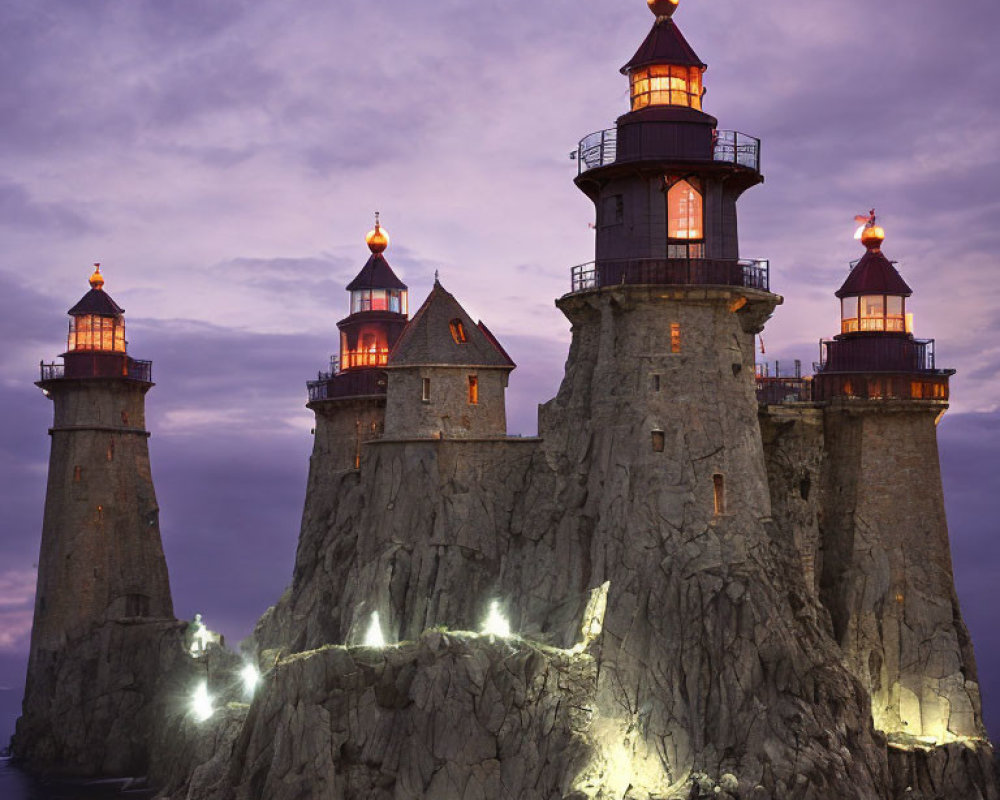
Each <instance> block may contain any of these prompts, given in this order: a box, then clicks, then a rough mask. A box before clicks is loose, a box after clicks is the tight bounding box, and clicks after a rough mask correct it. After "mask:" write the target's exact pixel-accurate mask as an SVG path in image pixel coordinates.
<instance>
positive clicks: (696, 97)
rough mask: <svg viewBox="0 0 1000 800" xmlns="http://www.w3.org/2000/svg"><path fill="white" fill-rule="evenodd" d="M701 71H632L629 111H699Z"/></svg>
mask: <svg viewBox="0 0 1000 800" xmlns="http://www.w3.org/2000/svg"><path fill="white" fill-rule="evenodd" d="M701 73H702V69H701V67H679V66H667V65H654V66H650V67H646V68H645V69H637V70H634V71H633V72H632V73H631V75H630V76H629V77H630V78H631V82H632V110H633V111H638V110H639V109H640V108H646V107H647V106H683V107H685V108H695V109H698V110H701V96H702V88H701Z"/></svg>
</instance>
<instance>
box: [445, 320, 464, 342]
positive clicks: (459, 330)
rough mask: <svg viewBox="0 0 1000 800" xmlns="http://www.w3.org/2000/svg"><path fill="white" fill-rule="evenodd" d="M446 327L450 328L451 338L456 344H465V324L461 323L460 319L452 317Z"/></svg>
mask: <svg viewBox="0 0 1000 800" xmlns="http://www.w3.org/2000/svg"><path fill="white" fill-rule="evenodd" d="M448 327H449V328H450V329H451V338H452V339H454V340H455V341H456V342H457V343H458V344H465V343H466V342H467V341H469V338H468V336H466V333H465V326H464V325H463V324H462V320H460V319H453V320H452V321H451V322H449V323H448Z"/></svg>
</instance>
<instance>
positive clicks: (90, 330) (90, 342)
mask: <svg viewBox="0 0 1000 800" xmlns="http://www.w3.org/2000/svg"><path fill="white" fill-rule="evenodd" d="M66 349H67V350H100V351H103V352H107V353H124V352H125V321H124V320H123V319H122V318H121V317H99V316H96V315H94V314H85V315H82V316H79V317H73V318H72V319H71V320H70V323H69V337H68V340H67V344H66Z"/></svg>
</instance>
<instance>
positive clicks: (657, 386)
mask: <svg viewBox="0 0 1000 800" xmlns="http://www.w3.org/2000/svg"><path fill="white" fill-rule="evenodd" d="M653 391H654V392H658V391H660V376H659V375H654V376H653Z"/></svg>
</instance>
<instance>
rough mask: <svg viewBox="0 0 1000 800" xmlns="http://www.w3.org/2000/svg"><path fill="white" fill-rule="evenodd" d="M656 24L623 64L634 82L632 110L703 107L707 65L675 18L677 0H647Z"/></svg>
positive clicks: (626, 73) (625, 71) (630, 81)
mask: <svg viewBox="0 0 1000 800" xmlns="http://www.w3.org/2000/svg"><path fill="white" fill-rule="evenodd" d="M647 2H648V4H649V8H650V11H652V12H653V13H654V14H655V15H656V24H655V25H654V26H653V29H652V30H651V31H650V32H649V36H647V37H646V40H645V41H644V42H643V43H642V45H641V46H640V47H639V49H638V51H636V54H635V55H634V56H632V60H631V61H629V62H628V64H626V65H625V66H624V67H622V70H621V71H622V74H623V75H628V78H629V83H630V85H631V98H632V111H639V110H641V109H643V108H649V107H656V106H674V107H681V108H693V109H696V110H699V111H700V110H701V98H702V95H704V93H705V89H704V87H703V85H702V75H703V74H704V72H705V69H706V65H705V64H704V63H703V62H702V60H701V59H700V58H698V55H697V53H695V52H694V49H693V48H692V47H691V45H689V44H688V43H687V40H686V39H685V38H684V35H683V34H682V33H681V32H680V29H679V28H678V27H677V26H676V25H675V24H674V21H673V20H672V19H671V17H672V15H673V13H674V10H675V9H676V8H677V2H676V1H675V0H647Z"/></svg>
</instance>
